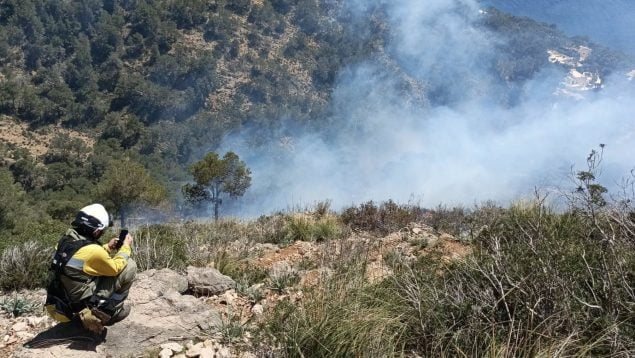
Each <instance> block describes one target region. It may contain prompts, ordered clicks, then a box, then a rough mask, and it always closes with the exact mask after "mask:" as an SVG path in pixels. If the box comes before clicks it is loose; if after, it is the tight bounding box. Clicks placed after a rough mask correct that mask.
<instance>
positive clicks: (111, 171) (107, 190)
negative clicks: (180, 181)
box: [97, 160, 167, 227]
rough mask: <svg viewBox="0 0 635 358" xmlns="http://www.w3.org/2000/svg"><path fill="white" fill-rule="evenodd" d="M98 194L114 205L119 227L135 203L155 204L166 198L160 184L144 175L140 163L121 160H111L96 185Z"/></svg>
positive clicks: (144, 172)
mask: <svg viewBox="0 0 635 358" xmlns="http://www.w3.org/2000/svg"><path fill="white" fill-rule="evenodd" d="M97 194H98V197H99V198H100V199H101V200H102V201H103V202H104V203H105V204H106V205H108V206H111V207H113V208H114V210H115V212H116V213H117V216H118V217H119V219H120V222H121V226H122V227H125V226H126V216H127V214H128V212H129V210H130V209H131V208H132V207H133V206H136V205H140V204H146V205H158V204H160V203H161V202H163V201H164V200H165V199H166V198H167V191H166V189H165V187H164V186H163V185H161V184H160V183H159V182H157V181H156V180H155V179H154V178H152V177H151V176H150V174H148V172H147V170H146V169H145V168H144V167H143V165H141V164H140V163H137V162H134V161H131V160H124V161H116V162H112V163H111V164H110V166H109V167H108V169H106V172H105V173H104V175H103V176H102V178H101V180H100V182H99V183H98V184H97Z"/></svg>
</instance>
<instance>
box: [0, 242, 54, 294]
mask: <svg viewBox="0 0 635 358" xmlns="http://www.w3.org/2000/svg"><path fill="white" fill-rule="evenodd" d="M51 255H52V248H49V247H47V246H45V245H43V244H41V243H39V242H35V241H27V242H24V243H22V244H18V245H15V246H10V247H7V248H5V249H4V250H3V251H2V255H1V256H0V289H1V290H18V289H22V288H26V289H33V288H38V287H43V286H44V285H45V283H46V280H47V277H48V267H49V264H50V259H51Z"/></svg>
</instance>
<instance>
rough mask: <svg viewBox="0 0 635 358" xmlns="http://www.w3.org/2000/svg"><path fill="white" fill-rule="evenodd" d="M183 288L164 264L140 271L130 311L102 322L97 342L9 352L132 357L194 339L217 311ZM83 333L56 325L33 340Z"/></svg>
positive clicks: (213, 322)
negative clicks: (102, 330) (174, 340)
mask: <svg viewBox="0 0 635 358" xmlns="http://www.w3.org/2000/svg"><path fill="white" fill-rule="evenodd" d="M186 290H187V278H186V277H185V275H181V274H178V273H176V272H174V271H172V270H168V269H163V270H149V271H145V272H142V273H140V274H138V275H137V278H136V280H135V282H134V283H133V284H132V288H131V289H130V294H129V296H128V301H127V302H129V303H130V305H131V313H130V315H129V316H128V317H127V318H126V319H124V320H123V321H121V322H118V323H116V324H114V325H113V326H112V327H108V329H107V331H106V332H107V333H106V337H105V339H104V340H103V341H102V342H96V343H94V342H90V341H88V342H86V340H83V342H80V343H81V344H84V345H85V346H86V347H84V348H85V349H77V348H75V347H73V345H70V347H73V348H70V347H69V345H68V344H63V345H56V346H54V347H49V348H31V349H27V348H24V347H21V346H20V347H18V348H17V349H16V351H15V352H14V357H15V358H24V357H33V358H36V357H37V358H39V357H53V356H55V357H65V358H91V357H105V356H112V357H128V356H134V357H136V356H140V355H143V354H144V352H145V351H147V350H148V349H153V348H157V347H159V345H161V344H162V343H166V342H170V339H171V338H173V337H180V338H181V339H183V340H184V341H187V340H191V339H195V338H196V337H197V336H199V335H200V334H201V333H207V332H209V328H210V327H212V326H220V325H221V319H220V315H219V314H218V312H217V311H215V310H214V309H213V308H211V307H210V306H209V305H207V304H205V303H204V302H202V301H201V300H199V299H197V298H195V297H194V296H191V295H181V294H180V293H179V292H185V291H186ZM85 334H86V333H85V332H84V331H83V330H81V328H79V327H75V328H74V326H73V325H69V324H58V325H56V326H54V327H51V328H49V329H47V330H45V331H43V332H41V333H40V334H39V335H38V337H36V338H34V340H35V341H36V342H37V340H38V339H44V338H46V339H60V340H62V339H64V337H76V336H78V335H79V336H82V335H85ZM74 344H75V343H74ZM75 345H76V344H75ZM180 346H181V347H182V345H180ZM171 347H172V346H165V347H161V348H169V349H170V350H171V351H172V349H171ZM174 348H176V346H174ZM182 351H183V349H181V352H182Z"/></svg>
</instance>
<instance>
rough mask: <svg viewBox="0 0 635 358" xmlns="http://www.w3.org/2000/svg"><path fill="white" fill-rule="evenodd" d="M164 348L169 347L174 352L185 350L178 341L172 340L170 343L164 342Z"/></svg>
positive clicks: (162, 346)
mask: <svg viewBox="0 0 635 358" xmlns="http://www.w3.org/2000/svg"><path fill="white" fill-rule="evenodd" d="M161 348H162V349H166V348H167V349H169V350H171V351H172V352H174V353H181V352H182V351H183V346H182V345H180V344H178V343H176V342H170V343H163V344H162V345H161Z"/></svg>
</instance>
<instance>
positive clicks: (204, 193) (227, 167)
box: [183, 152, 251, 220]
mask: <svg viewBox="0 0 635 358" xmlns="http://www.w3.org/2000/svg"><path fill="white" fill-rule="evenodd" d="M190 174H192V176H193V177H194V180H195V181H196V184H195V185H191V184H186V185H185V186H183V193H184V196H185V198H186V200H187V201H188V202H190V203H201V202H207V201H209V202H211V203H213V204H214V219H215V220H218V208H219V206H220V205H221V203H222V200H221V197H220V196H221V193H225V194H227V195H229V197H230V198H235V197H238V196H242V195H243V194H244V193H245V191H246V190H247V188H249V186H250V185H251V171H250V170H249V168H247V165H246V164H245V162H243V161H241V160H240V158H239V157H238V155H236V154H235V153H234V152H227V153H225V155H224V156H223V158H222V159H220V158H219V156H218V154H216V153H208V154H207V155H206V156H205V157H204V158H203V159H201V160H200V161H198V162H196V163H194V164H193V165H192V166H190Z"/></svg>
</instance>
